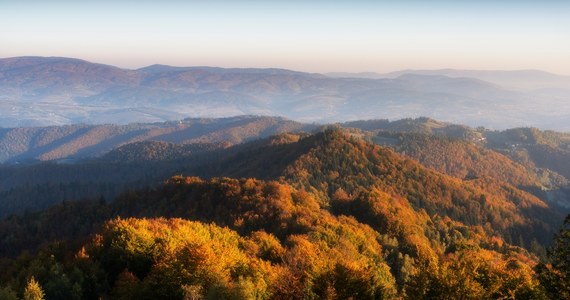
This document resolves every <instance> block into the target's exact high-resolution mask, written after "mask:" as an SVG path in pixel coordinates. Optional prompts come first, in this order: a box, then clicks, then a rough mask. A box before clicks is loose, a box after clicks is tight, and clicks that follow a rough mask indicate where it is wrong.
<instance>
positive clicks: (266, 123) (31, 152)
mask: <svg viewBox="0 0 570 300" xmlns="http://www.w3.org/2000/svg"><path fill="white" fill-rule="evenodd" d="M314 128H315V126H313V125H308V124H301V123H297V122H294V121H290V120H287V119H284V118H278V117H261V116H240V117H232V118H220V119H185V120H181V121H176V122H164V123H140V124H137V123H135V124H129V125H66V126H50V127H20V128H0V162H9V163H18V162H19V163H29V162H31V161H53V160H81V159H85V158H90V157H97V156H101V155H104V154H105V153H107V152H109V151H111V150H113V149H116V148H118V147H120V146H122V145H125V144H129V143H135V142H142V141H162V142H170V143H177V144H193V143H219V144H225V145H226V146H227V145H235V144H239V143H243V142H245V141H248V140H252V139H258V138H264V137H268V136H270V135H274V134H278V133H283V132H296V131H310V130H312V129H314Z"/></svg>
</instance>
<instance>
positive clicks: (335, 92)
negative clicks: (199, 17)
mask: <svg viewBox="0 0 570 300" xmlns="http://www.w3.org/2000/svg"><path fill="white" fill-rule="evenodd" d="M458 72H463V71H457V70H456V71H453V70H451V71H450V70H447V71H441V72H432V73H429V72H419V71H418V72H408V71H404V72H400V73H394V74H391V75H386V76H384V77H383V78H372V79H371V78H355V77H358V76H350V77H352V78H334V77H332V76H326V75H323V74H314V73H304V72H297V71H291V70H284V69H275V68H268V69H259V68H257V69H255V68H233V69H225V68H217V67H173V66H165V65H152V66H148V67H144V68H140V69H137V70H127V69H121V68H117V67H113V66H108V65H103V64H95V63H90V62H87V61H84V60H79V59H70V58H58V57H16V58H6V59H0V127H24V126H25V127H29V126H48V125H68V124H78V123H86V124H107V123H112V124H128V123H133V122H147V123H148V122H164V121H174V120H180V119H184V118H187V117H229V116H237V115H272V116H283V117H286V118H289V119H292V120H296V121H301V122H320V123H329V122H339V121H340V122H344V121H351V120H361V119H378V118H386V119H400V118H406V117H419V116H426V117H431V118H435V119H440V120H444V121H449V122H455V123H466V124H468V125H471V126H479V125H483V126H486V127H491V128H510V127H519V126H535V127H540V128H550V129H556V130H570V125H568V123H567V122H566V120H567V119H568V116H569V115H570V107H568V105H567V101H568V97H570V96H569V95H570V93H569V92H568V90H567V89H565V87H564V86H558V85H557V84H558V81H559V79H560V78H559V77H556V76H554V75H552V76H550V75H548V74H547V73H532V72H531V73H529V74H530V75H528V74H527V75H525V76H526V77H524V76H522V75H521V76H522V77H524V78H526V79H524V78H523V79H524V80H526V81H525V82H529V80H531V79H532V78H533V76H535V77H536V80H535V81H536V82H535V83H534V84H535V85H539V86H540V89H539V90H533V91H528V89H522V90H516V89H511V87H510V85H508V84H507V85H503V84H502V83H505V82H504V81H503V82H501V81H493V80H490V79H493V78H495V77H497V78H498V77H500V76H499V75H500V74H499V75H496V76H495V75H493V76H494V77H493V76H491V77H493V78H491V77H489V76H487V77H485V76H483V77H481V76H479V75H480V74H482V73H480V72H479V73H478V71H465V72H467V73H465V72H464V73H465V74H463V73H461V74H459V73H458ZM507 73H508V72H506V73H505V74H507ZM458 74H459V75H469V76H459V77H458ZM477 74H479V75H477ZM493 74H495V73H493ZM508 74H510V73H508ZM517 74H518V73H517ZM533 74H534V75H533ZM547 75H548V76H547ZM549 76H550V77H549ZM362 77H369V76H362ZM522 77H521V78H522ZM487 79H489V80H487ZM509 80H510V79H509ZM521 80H522V79H521ZM521 80H519V83H520V82H522V81H521ZM531 81H532V80H531ZM529 86H530V84H529ZM537 103H540V106H538V107H537V105H536V104H537ZM553 108H556V109H553Z"/></svg>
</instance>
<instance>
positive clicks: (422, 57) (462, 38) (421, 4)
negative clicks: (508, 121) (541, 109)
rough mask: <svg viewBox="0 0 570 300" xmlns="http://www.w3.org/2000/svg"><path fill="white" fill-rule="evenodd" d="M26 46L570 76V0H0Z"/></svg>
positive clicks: (0, 10)
mask: <svg viewBox="0 0 570 300" xmlns="http://www.w3.org/2000/svg"><path fill="white" fill-rule="evenodd" d="M497 2H500V3H497ZM23 55H39V56H68V57H77V58H82V59H86V60H90V61H94V62H100V63H107V64H113V65H117V66H121V67H128V68H138V67H143V66H146V65H149V64H154V63H160V64H170V65H181V66H182V65H183V66H192V65H209V66H221V67H280V68H288V69H295V70H302V71H311V72H330V71H350V72H361V71H375V72H388V71H394V70H399V69H435V68H463V69H542V70H546V71H551V72H555V73H561V74H569V75H570V1H485V0H483V1H405V0H404V1H402V0H400V1H396V0H393V1H358V0H357V1H287V2H279V1H215V0H214V1H154V2H153V1H81V0H76V1H25V0H24V1H22V0H19V1H15V0H12V1H10V0H0V57H12V56H23Z"/></svg>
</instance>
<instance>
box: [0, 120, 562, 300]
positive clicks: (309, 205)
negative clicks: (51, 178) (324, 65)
mask: <svg viewBox="0 0 570 300" xmlns="http://www.w3.org/2000/svg"><path fill="white" fill-rule="evenodd" d="M222 154H223V155H222ZM216 155H218V156H217V157H218V159H216V160H212V159H205V158H204V159H202V162H203V163H204V165H200V164H194V165H187V166H186V171H187V172H190V173H192V172H194V173H200V172H202V174H218V176H219V175H225V176H232V177H249V178H244V179H232V178H227V177H214V178H211V179H207V180H204V179H200V178H198V177H185V176H174V177H172V178H170V179H169V180H168V181H166V182H165V183H163V184H161V185H157V186H155V187H148V188H144V189H138V190H128V191H125V192H124V193H122V194H121V195H120V196H119V197H117V198H116V199H115V200H114V201H112V202H107V201H104V200H103V199H97V200H89V201H75V202H64V203H61V204H59V205H56V206H53V207H51V208H49V209H47V210H44V211H41V212H36V213H27V214H24V215H20V216H11V217H9V218H7V219H4V220H2V221H1V222H0V257H1V258H2V259H1V260H0V269H1V270H3V272H1V274H0V296H2V297H5V298H6V299H16V298H17V297H20V298H22V297H25V296H26V295H28V294H30V292H29V291H30V289H32V288H33V289H34V290H35V291H36V295H37V294H38V293H37V291H41V292H42V293H44V294H45V297H46V299H99V298H104V299H107V298H112V299H133V298H140V299H165V298H167V299H183V298H186V299H203V298H208V299H220V298H225V299H301V298H304V299H336V298H339V299H347V298H350V297H352V298H357V299H434V298H437V299H458V298H469V299H489V298H502V299H515V298H516V299H547V298H549V297H550V298H553V295H556V293H558V294H559V295H564V294H562V293H563V292H564V291H567V285H564V282H566V281H567V279H568V272H567V271H568V270H567V266H568V257H567V249H568V237H567V235H568V234H567V233H568V222H569V221H568V220H569V219H568V218H567V220H566V223H565V225H564V226H563V227H562V230H561V231H560V232H559V234H558V238H557V239H556V241H555V243H554V245H553V246H552V250H551V251H550V252H549V253H550V255H549V257H548V259H549V260H550V262H541V263H539V259H538V257H537V255H541V254H542V252H543V251H544V248H543V246H544V245H547V244H548V242H549V240H550V237H551V236H552V234H553V233H554V232H555V231H556V230H557V228H558V224H559V222H561V221H562V218H563V216H562V215H561V214H560V213H557V212H556V211H553V210H551V209H549V207H548V205H547V204H546V203H545V202H543V201H541V200H540V199H539V198H537V197H535V196H533V195H531V194H529V193H527V192H524V191H522V190H519V189H517V188H516V187H514V186H513V185H511V184H509V183H507V182H503V181H500V180H498V178H494V177H493V176H482V177H481V178H467V179H465V180H462V179H459V178H455V177H451V176H447V175H444V174H442V173H439V172H436V171H433V170H430V169H427V168H425V167H424V166H422V165H421V164H419V163H417V162H415V161H413V160H410V159H407V158H404V157H403V156H401V155H399V154H397V153H396V152H394V151H392V150H390V149H387V148H384V147H380V146H376V145H373V144H370V143H367V142H365V141H363V140H362V139H359V138H355V137H354V136H352V135H351V134H349V133H347V132H345V131H338V130H327V131H325V132H322V133H318V134H315V135H312V136H304V137H301V136H298V135H283V136H279V137H276V138H273V139H270V140H265V141H259V142H254V143H250V144H247V145H243V146H239V147H234V148H232V149H228V150H224V151H222V152H217V154H216ZM498 157H499V156H498ZM204 166H207V167H204ZM499 174H500V173H499ZM252 177H257V178H265V180H261V179H255V178H252ZM513 183H514V182H513ZM521 246H522V247H521ZM523 247H524V248H523ZM525 248H527V249H528V250H527V249H525ZM529 250H530V252H529ZM32 279H33V280H32ZM33 282H36V284H33ZM560 282H562V284H561V283H560ZM30 283H32V284H31V285H32V286H33V287H31V286H30ZM564 289H566V290H564ZM27 291H28V292H27Z"/></svg>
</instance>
